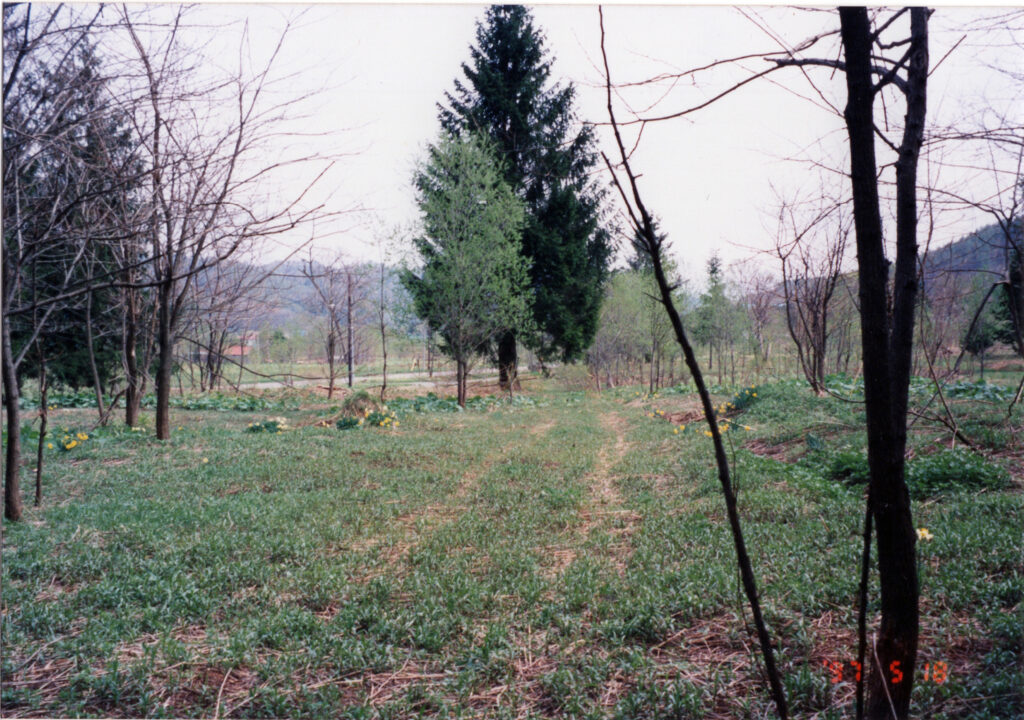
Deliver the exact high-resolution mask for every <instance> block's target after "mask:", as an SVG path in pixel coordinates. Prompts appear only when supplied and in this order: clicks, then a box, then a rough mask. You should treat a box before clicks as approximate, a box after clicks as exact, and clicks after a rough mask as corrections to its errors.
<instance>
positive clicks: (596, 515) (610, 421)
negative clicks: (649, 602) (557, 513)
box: [545, 411, 641, 579]
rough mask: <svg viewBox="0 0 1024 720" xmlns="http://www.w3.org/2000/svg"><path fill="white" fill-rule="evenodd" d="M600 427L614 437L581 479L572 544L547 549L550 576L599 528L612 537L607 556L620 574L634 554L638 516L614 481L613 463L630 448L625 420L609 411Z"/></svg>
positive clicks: (619, 459) (574, 557)
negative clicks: (583, 497)
mask: <svg viewBox="0 0 1024 720" xmlns="http://www.w3.org/2000/svg"><path fill="white" fill-rule="evenodd" d="M601 427H602V428H603V429H604V430H605V431H606V432H608V433H609V434H611V435H614V437H615V440H614V442H612V443H607V444H605V445H602V446H601V449H600V450H598V453H597V457H596V458H595V460H594V467H593V469H592V470H591V471H590V472H589V473H587V474H586V476H584V478H583V483H584V484H585V485H586V488H587V498H586V500H585V501H584V505H583V508H582V509H581V510H580V519H581V520H582V521H583V522H582V523H581V524H580V526H579V527H578V528H577V529H576V532H575V533H574V538H573V542H572V545H571V546H569V547H564V548H560V549H555V550H552V551H550V555H551V556H552V557H553V558H554V561H555V562H554V564H553V565H552V566H551V567H550V568H548V570H547V572H546V573H545V575H546V576H547V577H548V578H549V579H553V578H555V577H558V575H560V574H561V573H562V572H563V571H564V570H565V569H566V568H567V567H569V565H571V564H572V562H573V561H574V560H575V559H576V557H577V555H578V553H579V552H580V550H581V549H582V547H583V545H584V544H586V542H587V540H588V539H589V538H590V536H591V535H592V534H593V533H594V532H595V531H598V530H605V531H606V532H608V533H609V534H610V535H612V536H613V538H614V540H613V542H612V545H611V547H610V548H609V549H610V551H611V552H610V558H611V561H612V563H613V564H614V565H615V567H616V569H617V570H618V572H619V574H620V575H621V574H623V573H624V572H625V570H626V564H627V563H628V561H629V556H630V555H632V553H633V548H632V545H631V543H630V540H629V538H630V536H631V535H632V534H633V533H634V532H636V528H637V526H638V524H639V522H640V520H641V517H640V516H639V515H638V514H637V513H635V512H633V511H632V510H630V509H628V508H626V507H625V500H624V499H623V497H622V494H621V493H620V492H619V490H618V488H617V487H616V486H615V481H616V479H617V478H618V475H616V474H615V470H614V469H615V466H616V465H618V464H619V463H620V462H622V459H623V458H624V457H625V456H626V453H627V452H628V451H629V442H628V441H627V440H626V428H627V424H626V421H625V420H624V419H623V418H622V416H621V415H619V414H618V413H617V412H614V411H609V412H607V413H605V414H604V415H602V416H601Z"/></svg>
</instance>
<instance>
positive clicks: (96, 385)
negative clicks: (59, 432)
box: [40, 292, 107, 442]
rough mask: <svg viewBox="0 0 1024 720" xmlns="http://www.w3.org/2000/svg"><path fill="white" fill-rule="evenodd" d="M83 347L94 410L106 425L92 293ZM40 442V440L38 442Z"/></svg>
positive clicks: (86, 303) (86, 304) (101, 422)
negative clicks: (93, 321)
mask: <svg viewBox="0 0 1024 720" xmlns="http://www.w3.org/2000/svg"><path fill="white" fill-rule="evenodd" d="M85 345H86V349H87V350H88V352H89V369H90V370H91V371H92V387H93V390H95V392H96V409H97V411H98V412H99V415H100V424H101V425H106V424H107V423H106V418H107V413H106V411H105V410H104V408H103V384H102V383H101V382H100V373H99V369H98V368H97V366H96V344H95V342H94V341H93V337H92V293H91V292H90V293H87V294H86V296H85ZM40 442H42V440H40Z"/></svg>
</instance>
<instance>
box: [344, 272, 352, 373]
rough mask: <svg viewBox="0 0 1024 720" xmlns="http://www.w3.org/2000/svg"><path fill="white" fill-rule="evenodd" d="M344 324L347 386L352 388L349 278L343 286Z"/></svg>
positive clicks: (350, 283)
mask: <svg viewBox="0 0 1024 720" xmlns="http://www.w3.org/2000/svg"><path fill="white" fill-rule="evenodd" d="M345 324H346V325H347V328H346V330H347V331H348V386H349V387H352V359H353V358H352V353H353V348H352V278H351V276H349V278H348V283H347V285H346V286H345Z"/></svg>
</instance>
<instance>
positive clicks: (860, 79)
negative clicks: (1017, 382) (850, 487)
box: [839, 7, 928, 718]
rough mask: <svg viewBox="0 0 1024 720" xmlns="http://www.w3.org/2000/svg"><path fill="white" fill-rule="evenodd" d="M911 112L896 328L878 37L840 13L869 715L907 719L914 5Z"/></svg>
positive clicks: (918, 19) (918, 79)
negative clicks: (865, 513)
mask: <svg viewBox="0 0 1024 720" xmlns="http://www.w3.org/2000/svg"><path fill="white" fill-rule="evenodd" d="M910 13H911V47H910V62H909V66H908V80H907V117H906V124H905V131H904V139H903V144H902V145H901V147H900V153H899V160H898V162H897V178H896V184H897V256H896V269H895V287H894V292H893V306H892V326H891V327H890V324H889V308H888V306H887V293H886V290H887V283H888V272H889V269H888V263H887V262H886V258H885V253H884V247H883V236H882V220H881V213H880V209H879V199H878V179H877V165H876V161H875V146H874V143H875V137H874V136H875V126H874V116H873V100H874V94H875V89H874V88H873V86H872V67H871V66H872V57H871V52H872V45H873V41H874V38H873V35H872V31H871V24H870V21H869V18H868V13H867V10H866V9H865V8H853V7H843V8H840V10H839V14H840V19H841V31H842V41H843V48H844V52H845V57H846V84H847V90H848V94H849V95H848V101H847V105H846V110H845V113H844V114H845V119H846V125H847V130H848V133H849V137H850V158H851V160H850V175H851V185H852V191H853V207H854V225H855V227H856V235H857V260H858V264H859V270H860V272H859V278H860V290H859V298H860V312H861V339H862V346H863V362H864V396H865V410H866V414H867V434H868V464H869V466H870V470H871V485H870V493H869V497H870V502H871V506H872V507H871V510H872V513H873V515H874V520H875V523H874V524H875V527H876V529H877V543H878V572H879V581H880V590H881V611H882V619H881V626H880V628H879V636H878V642H877V647H876V648H875V649H874V650H873V651H872V655H874V654H875V653H877V656H878V659H879V663H877V664H874V666H873V669H872V672H871V675H870V679H869V686H868V689H869V697H868V706H867V714H868V717H871V718H888V717H891V715H892V714H893V711H895V714H896V716H897V717H899V718H906V717H908V716H909V708H910V694H911V690H912V688H913V678H914V665H915V662H916V659H917V642H918V578H917V562H916V555H915V549H914V545H915V542H916V538H915V534H914V528H913V520H912V517H911V511H910V499H909V496H908V493H907V487H906V483H905V482H904V452H905V449H906V413H907V397H908V390H909V381H910V367H911V356H912V353H911V350H912V342H913V319H914V304H915V302H916V292H917V281H916V267H915V266H916V261H917V242H916V232H917V213H916V195H915V192H916V188H915V185H916V167H917V156H918V151H919V149H920V145H921V139H922V136H923V128H924V116H925V95H924V91H925V83H926V81H927V66H928V50H927V42H928V36H927V13H928V11H927V9H925V8H913V9H911V10H910Z"/></svg>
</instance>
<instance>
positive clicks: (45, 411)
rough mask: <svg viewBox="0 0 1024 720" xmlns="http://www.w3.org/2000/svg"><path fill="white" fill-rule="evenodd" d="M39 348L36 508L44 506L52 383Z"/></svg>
mask: <svg viewBox="0 0 1024 720" xmlns="http://www.w3.org/2000/svg"><path fill="white" fill-rule="evenodd" d="M37 346H38V348H39V442H38V443H37V444H36V497H35V505H36V507H38V506H39V505H42V504H43V447H44V443H45V442H46V426H47V423H48V420H49V418H50V406H49V405H47V403H48V402H49V397H48V395H49V390H50V383H49V381H48V378H47V376H46V355H44V354H43V351H42V342H40V341H37ZM100 417H101V418H102V417H103V416H102V415H101V416H100Z"/></svg>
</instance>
